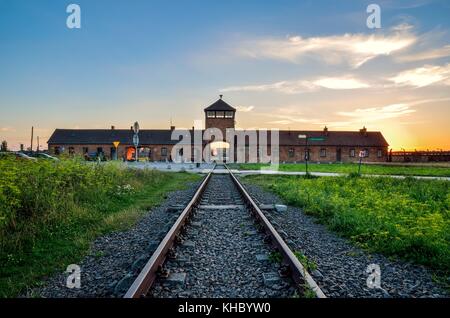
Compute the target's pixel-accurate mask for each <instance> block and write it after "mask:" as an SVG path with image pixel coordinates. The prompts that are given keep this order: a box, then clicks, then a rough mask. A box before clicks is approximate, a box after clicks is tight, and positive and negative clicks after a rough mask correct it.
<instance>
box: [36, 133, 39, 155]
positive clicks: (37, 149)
mask: <svg viewBox="0 0 450 318" xmlns="http://www.w3.org/2000/svg"><path fill="white" fill-rule="evenodd" d="M36 151H37V152H39V136H37V148H36Z"/></svg>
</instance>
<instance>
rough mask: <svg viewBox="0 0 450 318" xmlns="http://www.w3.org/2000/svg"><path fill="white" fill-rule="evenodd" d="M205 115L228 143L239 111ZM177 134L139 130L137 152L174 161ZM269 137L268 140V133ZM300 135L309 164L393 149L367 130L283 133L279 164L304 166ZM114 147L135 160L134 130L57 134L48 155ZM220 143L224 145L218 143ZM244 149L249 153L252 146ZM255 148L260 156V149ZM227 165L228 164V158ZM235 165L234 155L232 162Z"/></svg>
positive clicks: (380, 157)
mask: <svg viewBox="0 0 450 318" xmlns="http://www.w3.org/2000/svg"><path fill="white" fill-rule="evenodd" d="M204 112H205V128H206V129H208V128H218V129H219V130H220V131H221V132H222V133H223V137H224V140H225V137H226V130H227V129H234V128H235V122H236V121H235V117H236V109H235V108H233V107H232V106H230V105H229V104H227V103H226V102H225V101H224V100H223V99H222V96H220V99H219V100H217V101H216V102H215V103H213V104H212V105H210V106H208V107H206V108H205V109H204ZM174 130H175V127H173V126H172V127H171V128H170V129H141V130H140V131H139V139H140V142H139V150H138V151H139V156H140V158H142V157H146V158H148V160H150V161H166V160H168V161H172V159H173V158H172V157H171V152H172V148H173V147H174V146H175V145H176V144H177V143H178V140H171V136H172V132H173V131H174ZM236 131H237V130H236ZM196 132H198V131H196ZM201 133H203V131H202V132H201ZM189 134H190V135H191V136H189V137H192V140H193V139H194V138H193V136H194V130H193V129H192V130H189ZM268 135H269V136H270V133H269V134H268ZM299 135H306V136H308V138H312V139H311V140H310V141H309V142H308V151H309V160H310V161H312V162H323V163H327V162H356V161H358V155H359V153H360V152H361V151H364V153H365V154H366V157H365V158H364V161H371V162H384V161H387V159H388V146H389V144H388V143H387V142H386V140H385V139H384V137H383V135H382V134H381V132H378V131H368V130H367V129H366V128H363V129H360V130H359V131H329V130H328V129H327V128H326V127H325V128H324V129H323V130H320V131H317V130H314V131H303V130H302V131H299V130H280V131H279V161H280V162H302V161H304V160H305V153H306V151H307V149H306V144H305V140H304V139H299ZM116 141H119V142H120V145H119V147H118V149H117V151H118V153H117V156H118V158H119V159H120V158H124V159H128V160H132V159H133V158H134V152H135V148H134V146H133V130H132V128H130V129H116V128H115V127H114V126H112V127H111V129H56V130H55V131H54V133H53V134H52V136H51V137H50V139H49V140H48V147H49V152H50V153H52V154H56V155H58V154H62V153H67V154H74V155H75V154H76V155H93V154H94V155H95V154H102V155H103V156H105V157H106V158H115V156H116V153H115V151H116V149H115V147H114V146H113V142H116ZM216 142H220V141H217V140H216ZM258 142H259V141H258ZM207 143H208V141H205V142H203V144H202V145H201V147H202V149H196V148H195V147H194V146H193V145H192V150H191V152H192V159H193V156H194V153H198V152H199V151H203V149H204V147H205V146H206V145H207ZM245 147H246V148H247V147H248V145H247V146H245ZM257 147H258V150H257V151H258V153H259V151H260V149H259V143H258V144H257ZM269 148H270V147H269ZM235 152H236V151H235ZM258 156H259V154H258ZM258 158H259V157H258ZM217 159H218V158H217ZM226 159H227V160H230V158H226ZM237 159H238V158H237V157H236V155H235V158H234V161H237ZM248 160H249V156H248V154H246V156H245V159H244V160H243V161H248ZM241 161H242V160H241Z"/></svg>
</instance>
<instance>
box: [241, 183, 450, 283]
mask: <svg viewBox="0 0 450 318" xmlns="http://www.w3.org/2000/svg"><path fill="white" fill-rule="evenodd" d="M244 181H245V182H248V183H254V184H257V185H260V186H262V187H263V188H265V189H267V190H270V191H272V192H274V193H276V194H277V195H279V196H280V198H282V199H283V200H284V201H285V203H287V204H289V205H294V206H298V207H301V208H302V209H303V210H304V212H305V213H306V214H309V215H312V216H314V217H316V219H317V220H318V221H319V222H320V223H323V224H326V225H327V226H328V228H330V229H331V230H333V231H335V232H337V233H339V234H341V235H343V236H344V237H347V238H349V239H350V240H351V241H352V242H354V243H355V244H356V245H358V246H360V247H362V248H364V249H366V250H369V251H370V252H379V253H382V254H385V255H387V256H396V257H401V258H403V259H406V260H409V261H413V262H416V263H418V264H423V265H426V266H429V267H431V268H432V269H435V270H437V271H438V272H439V273H441V274H443V275H444V276H448V274H449V272H450V182H448V181H440V180H417V179H413V178H406V179H393V178H386V177H384V178H383V177H380V178H370V177H316V178H304V177H300V176H267V175H254V176H247V177H245V178H244Z"/></svg>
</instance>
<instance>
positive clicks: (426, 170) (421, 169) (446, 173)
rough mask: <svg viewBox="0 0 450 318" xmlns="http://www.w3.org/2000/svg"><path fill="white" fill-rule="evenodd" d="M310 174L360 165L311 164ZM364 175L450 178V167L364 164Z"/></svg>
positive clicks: (297, 167) (294, 167) (254, 166)
mask: <svg viewBox="0 0 450 318" xmlns="http://www.w3.org/2000/svg"><path fill="white" fill-rule="evenodd" d="M229 167H230V168H233V169H239V170H260V169H262V170H265V169H270V166H269V165H266V164H259V163H244V164H230V165H229ZM279 170H280V171H302V172H303V171H305V164H304V163H297V164H291V163H285V164H280V165H279ZM308 170H309V171H310V172H335V173H348V174H350V173H357V172H358V164H355V163H342V164H341V163H331V164H329V163H321V164H317V163H309V164H308ZM361 173H362V174H380V175H406V176H412V175H414V176H441V177H450V167H438V166H426V165H424V166H399V165H381V164H380V165H378V164H363V165H362V167H361Z"/></svg>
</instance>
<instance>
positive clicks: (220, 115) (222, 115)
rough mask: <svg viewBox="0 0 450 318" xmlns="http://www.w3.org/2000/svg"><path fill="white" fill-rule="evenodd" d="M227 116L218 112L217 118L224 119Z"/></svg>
mask: <svg viewBox="0 0 450 318" xmlns="http://www.w3.org/2000/svg"><path fill="white" fill-rule="evenodd" d="M224 117H225V114H224V112H216V118H224Z"/></svg>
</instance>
